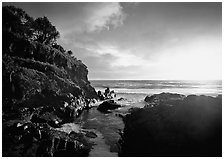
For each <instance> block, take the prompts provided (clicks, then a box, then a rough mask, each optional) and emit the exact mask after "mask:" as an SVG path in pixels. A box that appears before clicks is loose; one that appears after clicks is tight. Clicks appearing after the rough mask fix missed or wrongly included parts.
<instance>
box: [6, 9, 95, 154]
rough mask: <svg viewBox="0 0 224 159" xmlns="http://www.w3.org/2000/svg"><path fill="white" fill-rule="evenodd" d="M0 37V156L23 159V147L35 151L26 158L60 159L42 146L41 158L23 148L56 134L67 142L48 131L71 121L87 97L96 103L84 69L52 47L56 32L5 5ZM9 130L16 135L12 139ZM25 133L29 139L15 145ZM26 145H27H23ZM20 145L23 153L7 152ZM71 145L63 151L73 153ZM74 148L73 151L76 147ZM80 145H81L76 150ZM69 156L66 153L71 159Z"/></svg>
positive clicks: (68, 53) (45, 20) (44, 21)
mask: <svg viewBox="0 0 224 159" xmlns="http://www.w3.org/2000/svg"><path fill="white" fill-rule="evenodd" d="M2 35H3V40H2V42H3V47H2V89H3V90H2V99H3V106H2V108H3V109H2V110H3V128H4V129H3V135H4V137H5V139H6V141H5V140H4V141H3V147H4V149H3V155H4V156H27V155H28V153H27V151H28V150H27V149H29V148H33V149H32V151H34V149H35V150H36V151H34V152H32V153H29V155H31V156H36V155H38V154H39V155H44V154H47V155H46V156H48V155H50V156H54V155H55V153H57V155H60V154H58V151H57V148H54V150H52V148H50V147H51V146H52V145H51V144H49V143H48V144H46V145H47V146H48V147H46V146H45V147H46V148H43V147H42V148H43V150H41V153H37V150H38V151H39V150H40V149H38V148H35V147H32V146H30V145H29V144H31V145H33V142H31V141H33V139H34V138H35V139H38V144H37V145H39V146H37V145H36V147H41V146H40V145H42V146H43V144H42V143H44V142H53V141H54V139H55V135H53V134H59V135H56V136H57V137H56V138H58V139H59V141H62V140H63V141H65V142H66V143H69V142H70V139H69V137H67V138H66V137H63V135H61V137H62V138H60V137H59V136H60V132H58V133H51V131H52V129H53V128H56V127H59V126H60V125H61V124H63V123H65V122H70V121H72V120H73V119H74V118H75V117H76V116H77V115H79V114H80V111H81V110H82V109H84V108H88V106H89V102H90V100H91V99H92V98H97V94H96V92H95V89H94V88H93V87H92V86H91V85H90V82H89V81H88V78H87V74H88V70H87V67H86V66H85V65H84V64H83V63H82V62H81V61H80V60H78V59H76V58H75V57H74V56H73V54H72V52H71V51H70V50H69V51H66V50H65V49H64V48H63V47H62V46H60V45H59V44H57V41H56V40H57V38H59V32H58V31H57V30H56V27H55V26H53V25H52V24H51V22H50V21H49V20H48V18H47V17H39V18H37V19H35V20H34V19H33V18H32V17H30V16H29V15H28V14H27V13H26V12H25V11H23V10H22V9H20V8H16V7H14V6H5V7H3V8H2ZM28 123H29V124H28ZM18 129H24V130H23V131H18ZM31 129H32V130H31ZM12 130H13V131H18V132H19V133H18V134H17V135H15V134H13V133H12V132H11V131H12ZM55 131H56V130H55ZM56 132H57V131H56ZM37 133H39V134H41V133H43V134H45V133H47V134H48V136H50V137H46V136H45V137H44V135H41V137H36V134H37ZM27 134H29V135H28V138H29V137H30V139H25V140H21V138H24V137H25V138H26V137H27ZM5 135H6V136H5ZM67 136H68V135H67ZM31 138H32V140H31ZM64 138H65V139H64ZM16 139H18V142H16V141H17V140H16ZM28 140H30V143H25V142H27V141H28ZM19 142H20V143H19ZM6 143H10V144H6ZM21 143H22V144H23V145H24V152H21V154H18V153H15V152H16V151H13V150H12V149H11V148H13V147H15V145H18V144H21ZM71 145H72V146H71V147H72V148H71V147H70V150H69V151H73V152H74V151H75V152H74V153H76V154H79V152H80V151H79V152H76V150H77V149H75V148H74V143H73V142H72V143H71ZM75 145H76V147H77V143H76V144H75ZM80 145H83V143H80V144H79V146H78V147H79V148H80ZM81 147H82V146H81ZM84 147H85V146H84ZM25 149H26V152H25ZM50 150H51V152H49V151H50ZM65 150H66V152H67V149H66V148H65ZM30 151H31V150H30ZM45 151H48V152H45ZM54 152H55V153H54ZM85 152H86V151H85ZM63 153H64V152H63ZM74 153H71V154H73V156H75V154H74ZM79 155H80V154H79ZM85 155H86V154H85Z"/></svg>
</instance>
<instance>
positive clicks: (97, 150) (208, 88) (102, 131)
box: [76, 81, 222, 157]
mask: <svg viewBox="0 0 224 159" xmlns="http://www.w3.org/2000/svg"><path fill="white" fill-rule="evenodd" d="M91 84H92V86H93V87H95V89H96V91H98V90H101V91H104V90H105V88H106V87H109V88H110V89H111V90H115V92H116V93H117V97H116V99H119V98H120V97H122V98H124V99H125V100H122V101H119V104H121V105H122V107H121V108H119V109H117V110H114V111H112V112H111V113H109V114H104V113H101V112H99V111H98V110H97V109H96V107H95V108H92V109H90V110H85V111H84V112H83V113H82V115H81V116H80V117H79V118H78V119H77V121H76V123H79V124H80V125H81V127H82V128H84V129H88V130H91V131H93V132H95V133H96V134H97V136H98V137H97V138H95V139H91V141H92V142H94V143H95V145H94V146H93V149H92V151H91V152H90V156H91V157H97V156H104V157H106V156H108V157H109V156H118V153H117V152H118V146H117V142H118V140H119V138H120V136H119V134H118V132H119V130H122V129H123V128H124V124H123V121H122V119H121V118H120V117H119V116H118V114H125V113H127V111H128V109H130V108H131V107H143V106H144V105H145V102H144V98H145V97H146V95H151V94H156V93H162V92H171V93H180V94H184V95H189V94H197V95H202V94H203V95H209V96H217V95H219V94H222V85H221V84H222V83H221V81H91Z"/></svg>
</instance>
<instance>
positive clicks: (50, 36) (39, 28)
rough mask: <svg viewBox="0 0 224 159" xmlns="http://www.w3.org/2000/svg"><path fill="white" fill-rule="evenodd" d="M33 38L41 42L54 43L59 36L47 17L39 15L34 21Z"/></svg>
mask: <svg viewBox="0 0 224 159" xmlns="http://www.w3.org/2000/svg"><path fill="white" fill-rule="evenodd" d="M33 28H34V40H35V41H38V42H40V43H42V44H46V45H48V44H50V45H52V44H54V43H55V42H56V39H57V38H59V32H58V31H57V30H56V28H55V26H53V25H52V24H51V22H50V21H49V20H48V18H47V17H45V16H44V17H43V18H42V17H40V18H37V19H36V20H35V21H34V24H33Z"/></svg>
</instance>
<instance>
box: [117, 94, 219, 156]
mask: <svg viewBox="0 0 224 159" xmlns="http://www.w3.org/2000/svg"><path fill="white" fill-rule="evenodd" d="M163 96H164V94H163ZM168 96H170V94H168ZM175 96H177V97H180V96H179V95H175ZM171 97H172V96H171ZM171 101H172V106H170V105H169V104H168V105H167V104H166V102H168V103H169V102H170V101H169V99H166V100H165V102H164V103H159V104H158V105H157V106H156V107H145V108H142V109H140V108H139V109H134V110H132V111H131V114H128V115H126V117H125V119H124V122H125V128H124V130H123V132H122V133H120V134H121V140H120V141H119V143H120V145H121V150H120V153H119V155H120V156H160V157H173V156H177V157H197V156H201V157H206V156H207V157H215V156H216V157H220V156H221V155H222V100H221V98H220V97H217V98H213V97H207V96H195V95H190V96H187V97H186V98H184V99H183V100H177V101H175V102H174V101H173V99H171Z"/></svg>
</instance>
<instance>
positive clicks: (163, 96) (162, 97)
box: [145, 92, 186, 107]
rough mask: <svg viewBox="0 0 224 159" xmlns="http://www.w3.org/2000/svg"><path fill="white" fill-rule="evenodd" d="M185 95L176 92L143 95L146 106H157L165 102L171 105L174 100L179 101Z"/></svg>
mask: <svg viewBox="0 0 224 159" xmlns="http://www.w3.org/2000/svg"><path fill="white" fill-rule="evenodd" d="M185 97H186V96H185V95H182V94H176V93H164V92H163V93H160V94H154V95H151V96H146V97H145V102H147V106H151V107H153V106H157V105H159V104H160V103H166V104H167V105H170V106H172V104H173V103H174V102H176V101H181V100H183V99H184V98H185Z"/></svg>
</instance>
